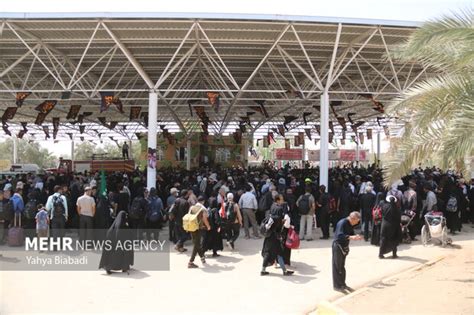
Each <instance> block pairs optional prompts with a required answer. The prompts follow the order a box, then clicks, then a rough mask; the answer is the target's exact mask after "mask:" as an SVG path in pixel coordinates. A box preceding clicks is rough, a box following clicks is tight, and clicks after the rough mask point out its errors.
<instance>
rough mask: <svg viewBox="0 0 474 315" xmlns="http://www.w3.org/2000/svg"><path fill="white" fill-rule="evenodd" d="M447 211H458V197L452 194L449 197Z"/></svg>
mask: <svg viewBox="0 0 474 315" xmlns="http://www.w3.org/2000/svg"><path fill="white" fill-rule="evenodd" d="M446 211H448V212H456V211H458V200H457V199H456V197H454V196H451V197H449V199H448V203H447V204H446Z"/></svg>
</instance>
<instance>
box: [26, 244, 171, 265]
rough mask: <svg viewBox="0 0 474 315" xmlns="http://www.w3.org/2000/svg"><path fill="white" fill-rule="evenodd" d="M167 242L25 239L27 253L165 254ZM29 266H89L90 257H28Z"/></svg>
mask: <svg viewBox="0 0 474 315" xmlns="http://www.w3.org/2000/svg"><path fill="white" fill-rule="evenodd" d="M166 244H167V241H165V240H123V241H120V240H118V241H111V240H102V241H98V240H82V241H81V240H75V239H73V238H71V237H61V238H48V237H40V238H37V237H36V238H25V246H24V249H25V251H26V252H40V253H42V252H58V251H59V252H66V253H67V252H81V251H82V252H84V251H85V252H103V251H111V252H113V251H124V252H125V251H133V252H164V251H165V250H166V248H165V245H166ZM26 260H27V263H28V264H29V265H41V266H46V265H87V264H88V256H86V255H84V256H81V257H73V256H60V255H56V256H54V257H40V256H38V255H27V256H26Z"/></svg>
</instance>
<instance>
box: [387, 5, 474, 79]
mask: <svg viewBox="0 0 474 315" xmlns="http://www.w3.org/2000/svg"><path fill="white" fill-rule="evenodd" d="M472 21H473V11H472V10H471V9H467V10H464V11H461V12H459V13H453V14H452V15H451V16H443V17H442V18H440V19H437V20H434V21H430V22H427V23H425V24H424V25H423V26H422V27H421V28H420V29H418V30H417V31H415V32H414V33H413V35H412V36H411V37H410V38H409V39H408V41H407V42H406V43H405V44H403V45H401V46H400V47H399V48H396V49H394V50H393V51H392V55H393V57H394V58H395V59H400V60H402V61H417V62H419V63H421V64H423V65H424V66H431V67H436V68H438V69H442V70H446V69H450V70H451V71H454V70H458V69H462V68H464V67H471V68H472V66H473V64H474V52H473V49H472V47H473V46H474V28H473V24H472V23H473V22H472Z"/></svg>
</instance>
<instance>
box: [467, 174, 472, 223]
mask: <svg viewBox="0 0 474 315" xmlns="http://www.w3.org/2000/svg"><path fill="white" fill-rule="evenodd" d="M467 198H468V199H469V220H470V221H471V223H473V224H474V178H472V179H471V185H469V187H468V191H467Z"/></svg>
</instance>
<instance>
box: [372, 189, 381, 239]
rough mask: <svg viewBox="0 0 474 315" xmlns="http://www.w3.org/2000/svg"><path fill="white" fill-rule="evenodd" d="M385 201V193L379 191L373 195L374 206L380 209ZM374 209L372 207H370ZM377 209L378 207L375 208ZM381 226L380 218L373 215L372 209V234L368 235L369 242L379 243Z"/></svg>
mask: <svg viewBox="0 0 474 315" xmlns="http://www.w3.org/2000/svg"><path fill="white" fill-rule="evenodd" d="M384 203H385V193H383V192H379V193H378V194H377V196H376V197H375V206H374V207H377V208H380V209H382V206H383V204H384ZM372 210H374V209H372ZM377 210H378V209H377ZM381 226H382V220H381V218H380V219H379V218H378V217H376V216H374V211H372V235H371V237H370V244H372V245H375V246H379V245H380V228H381Z"/></svg>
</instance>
